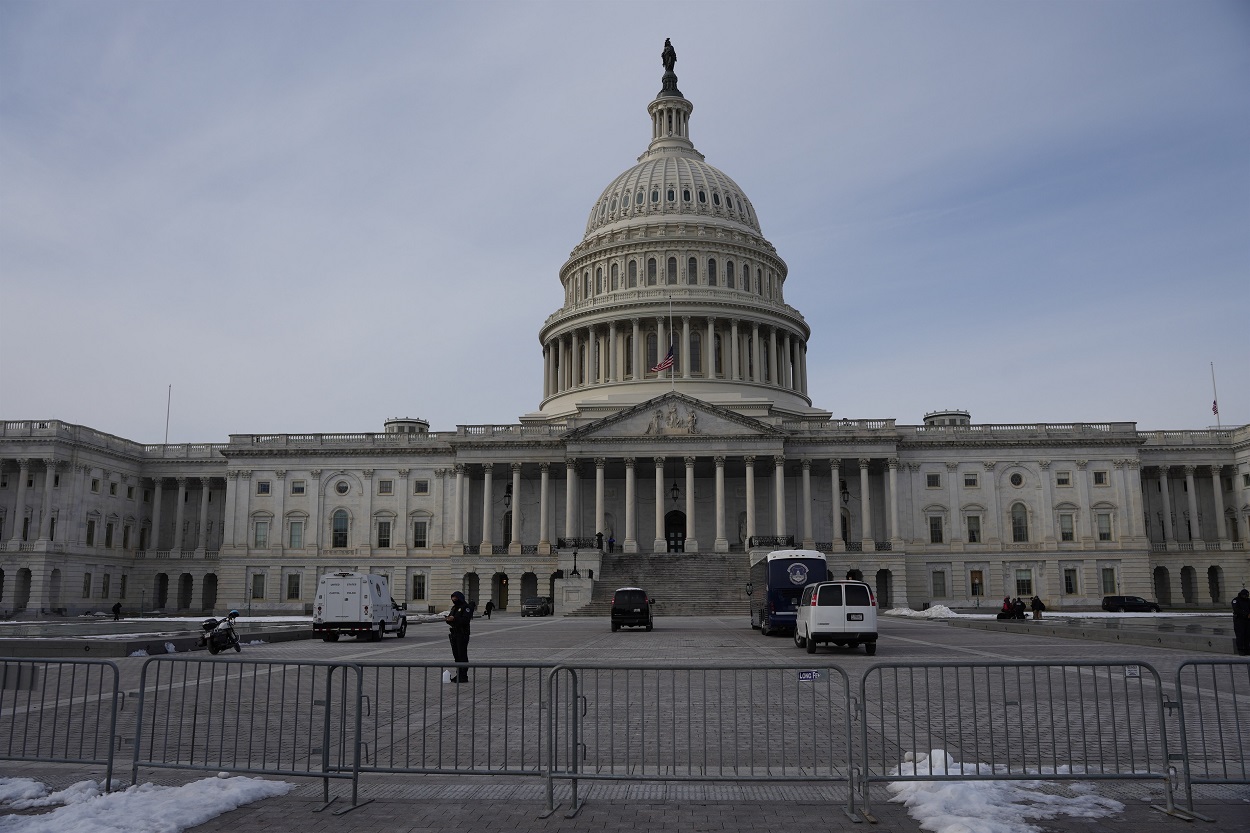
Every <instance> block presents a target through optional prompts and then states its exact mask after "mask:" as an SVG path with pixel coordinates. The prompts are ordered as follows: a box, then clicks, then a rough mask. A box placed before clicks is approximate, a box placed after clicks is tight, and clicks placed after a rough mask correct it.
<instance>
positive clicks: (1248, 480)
mask: <svg viewBox="0 0 1250 833" xmlns="http://www.w3.org/2000/svg"><path fill="white" fill-rule="evenodd" d="M1241 485H1242V486H1244V487H1245V488H1247V489H1250V472H1247V473H1246V474H1243V475H1242V476H1241Z"/></svg>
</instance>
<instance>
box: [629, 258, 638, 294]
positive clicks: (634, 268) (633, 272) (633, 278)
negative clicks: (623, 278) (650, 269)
mask: <svg viewBox="0 0 1250 833" xmlns="http://www.w3.org/2000/svg"><path fill="white" fill-rule="evenodd" d="M637 285H638V261H636V260H631V261H630V262H629V288H630V289H633V288H634V287H635V286H637Z"/></svg>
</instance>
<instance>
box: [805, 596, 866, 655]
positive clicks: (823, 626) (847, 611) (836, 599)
mask: <svg viewBox="0 0 1250 833" xmlns="http://www.w3.org/2000/svg"><path fill="white" fill-rule="evenodd" d="M795 619H796V621H795V626H794V644H795V646H796V647H798V648H806V649H807V652H808V653H809V654H814V653H816V645H817V644H818V643H820V642H826V643H832V644H834V645H836V646H838V647H839V648H851V649H854V648H857V647H859V646H860V645H863V646H864V653H866V654H867V655H868V656H870V657H871V656H873V655H875V654H876V653H877V598H876V596H874V595H873V592H872V588H871V587H869V586H868V585H867V584H865V583H864V582H862V581H850V580H848V581H822V582H819V583H817V584H809V585H807V586H806V587H804V588H803V596H802V598H801V599H800V601H799V606H798V610H797V611H796V615H795Z"/></svg>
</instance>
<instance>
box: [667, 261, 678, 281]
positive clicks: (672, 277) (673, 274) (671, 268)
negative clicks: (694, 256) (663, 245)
mask: <svg viewBox="0 0 1250 833" xmlns="http://www.w3.org/2000/svg"><path fill="white" fill-rule="evenodd" d="M668 285H669V286H676V285H677V258H675V257H670V258H669V259H668Z"/></svg>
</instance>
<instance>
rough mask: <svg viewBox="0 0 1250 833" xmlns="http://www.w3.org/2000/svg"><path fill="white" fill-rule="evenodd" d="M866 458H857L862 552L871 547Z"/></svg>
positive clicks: (867, 462)
mask: <svg viewBox="0 0 1250 833" xmlns="http://www.w3.org/2000/svg"><path fill="white" fill-rule="evenodd" d="M871 462H872V460H870V459H869V458H867V457H861V458H859V506H860V521H859V522H860V525H861V530H860V540H861V541H863V542H864V552H869V551H870V550H871V549H872V547H871V546H870V545H871V544H872V510H871V508H870V507H869V505H868V464H869V463H871Z"/></svg>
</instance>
